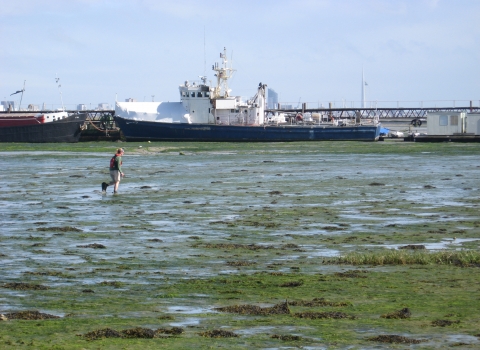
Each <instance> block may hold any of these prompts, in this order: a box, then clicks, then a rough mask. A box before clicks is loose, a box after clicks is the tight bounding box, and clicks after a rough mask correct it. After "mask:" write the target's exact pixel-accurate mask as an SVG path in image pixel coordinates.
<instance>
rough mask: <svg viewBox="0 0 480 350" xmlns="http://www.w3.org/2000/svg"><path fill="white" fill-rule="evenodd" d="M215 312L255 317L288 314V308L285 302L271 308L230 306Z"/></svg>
mask: <svg viewBox="0 0 480 350" xmlns="http://www.w3.org/2000/svg"><path fill="white" fill-rule="evenodd" d="M215 310H218V311H223V312H230V313H235V314H240V315H256V316H266V315H288V314H290V308H289V307H288V302H287V301H285V302H284V303H281V304H276V305H274V306H271V307H260V306H256V305H232V306H225V307H219V308H215Z"/></svg>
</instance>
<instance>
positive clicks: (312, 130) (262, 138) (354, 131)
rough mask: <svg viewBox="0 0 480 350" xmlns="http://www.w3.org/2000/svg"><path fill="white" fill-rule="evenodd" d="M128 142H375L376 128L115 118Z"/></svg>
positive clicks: (378, 129) (378, 132) (377, 136)
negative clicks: (167, 121)
mask: <svg viewBox="0 0 480 350" xmlns="http://www.w3.org/2000/svg"><path fill="white" fill-rule="evenodd" d="M115 122H116V123H117V126H119V127H120V130H121V131H122V133H123V135H124V136H125V138H126V140H127V141H212V142H282V141H283V142H285V141H377V140H378V138H379V136H380V128H381V126H380V125H377V126H373V125H372V126H365V125H359V126H325V127H323V126H318V125H316V126H315V125H285V126H271V125H269V126H233V125H210V124H186V123H160V122H150V121H139V120H132V119H126V118H121V117H115Z"/></svg>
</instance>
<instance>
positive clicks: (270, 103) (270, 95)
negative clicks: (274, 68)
mask: <svg viewBox="0 0 480 350" xmlns="http://www.w3.org/2000/svg"><path fill="white" fill-rule="evenodd" d="M277 107H278V94H277V93H276V92H275V90H273V89H268V90H267V108H268V109H275V108H277Z"/></svg>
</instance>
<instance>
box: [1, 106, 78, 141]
mask: <svg viewBox="0 0 480 350" xmlns="http://www.w3.org/2000/svg"><path fill="white" fill-rule="evenodd" d="M86 119H87V114H86V113H80V114H77V113H75V114H69V113H68V112H65V111H58V112H42V113H28V112H21V113H18V112H9V113H8V112H7V113H1V114H0V142H29V143H44V142H78V140H79V139H80V135H81V131H82V128H83V127H84V124H85V121H86Z"/></svg>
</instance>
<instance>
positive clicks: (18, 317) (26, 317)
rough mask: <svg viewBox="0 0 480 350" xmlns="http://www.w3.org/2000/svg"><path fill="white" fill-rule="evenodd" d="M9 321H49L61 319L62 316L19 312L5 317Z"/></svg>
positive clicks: (36, 312)
mask: <svg viewBox="0 0 480 350" xmlns="http://www.w3.org/2000/svg"><path fill="white" fill-rule="evenodd" d="M4 316H5V317H6V318H7V319H9V320H48V319H52V318H60V316H56V315H50V314H44V313H42V312H38V311H17V312H10V313H7V314H5V315H4Z"/></svg>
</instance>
